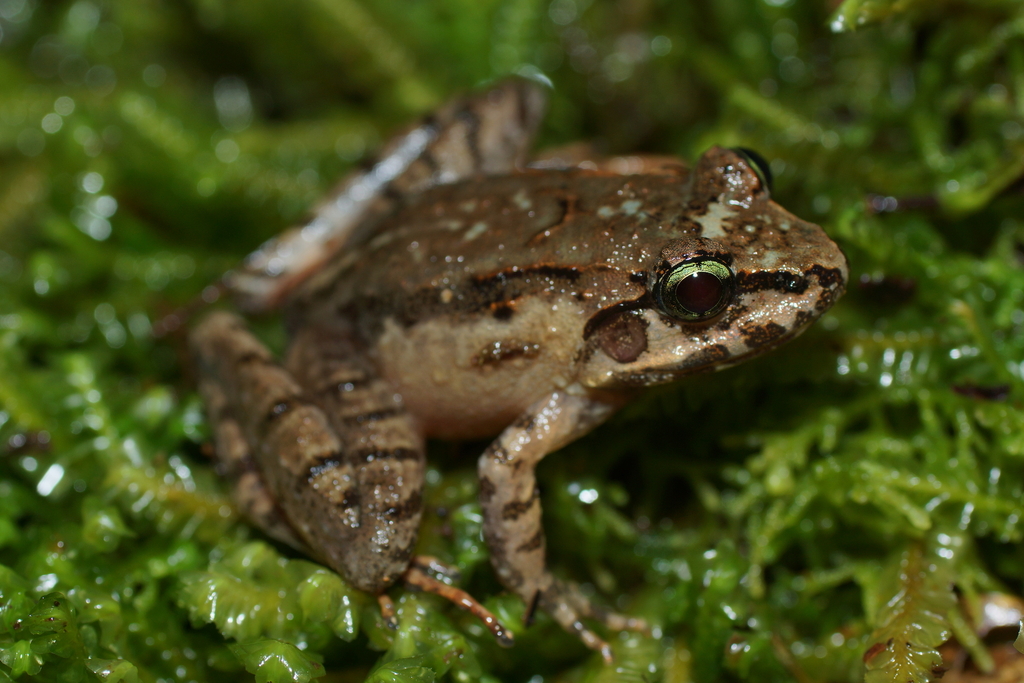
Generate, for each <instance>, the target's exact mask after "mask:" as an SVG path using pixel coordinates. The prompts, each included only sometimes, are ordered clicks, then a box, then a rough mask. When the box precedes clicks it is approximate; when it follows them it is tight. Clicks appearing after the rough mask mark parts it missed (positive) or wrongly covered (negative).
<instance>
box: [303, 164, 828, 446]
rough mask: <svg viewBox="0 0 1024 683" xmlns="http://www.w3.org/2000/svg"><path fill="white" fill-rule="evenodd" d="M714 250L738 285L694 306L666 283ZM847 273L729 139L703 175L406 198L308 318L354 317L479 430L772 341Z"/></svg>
mask: <svg viewBox="0 0 1024 683" xmlns="http://www.w3.org/2000/svg"><path fill="white" fill-rule="evenodd" d="M709 260H710V261H715V262H717V263H719V264H720V270H719V272H726V273H727V275H725V276H723V277H726V279H727V280H728V282H726V283H724V284H723V286H722V292H723V294H722V296H723V297H726V296H728V301H726V299H725V298H723V299H722V302H723V304H722V306H719V307H717V308H716V309H715V311H714V313H713V314H709V315H707V316H698V318H699V319H693V320H691V319H687V318H686V317H685V316H684V317H682V318H680V317H679V316H678V315H677V314H674V313H673V312H672V311H671V310H668V309H667V308H666V307H665V306H664V305H663V301H662V299H663V295H664V292H663V289H664V288H663V287H662V284H663V282H662V281H663V280H665V279H666V278H667V275H668V273H669V271H670V270H673V269H675V268H676V267H677V266H679V265H682V264H683V262H687V263H689V262H694V263H696V262H698V261H701V262H704V261H709ZM722 269H724V271H723V270H722ZM845 280H846V262H845V258H844V257H843V256H842V253H841V252H840V251H839V249H838V248H837V247H836V245H835V244H834V243H833V242H832V241H831V240H829V239H828V237H827V236H826V235H825V233H824V231H822V230H821V228H820V227H818V226H816V225H813V224H810V223H807V222H805V221H802V220H800V219H798V218H796V217H795V216H793V215H792V214H790V213H788V212H786V211H785V210H784V209H782V208H781V207H779V206H778V205H777V204H775V203H774V202H772V201H771V199H770V197H769V195H768V191H767V189H766V187H764V186H763V183H762V182H761V181H760V180H759V179H758V176H756V175H755V174H754V173H753V172H752V171H751V169H750V167H749V165H748V164H747V162H746V161H745V159H744V158H743V157H742V156H740V155H739V154H738V153H736V152H733V151H730V150H722V149H718V148H714V149H712V150H710V151H709V152H708V153H706V154H705V155H704V157H702V159H701V161H700V163H699V164H698V166H697V167H696V168H695V170H694V171H693V172H692V173H689V172H687V171H686V170H685V169H683V168H682V167H679V168H678V170H677V171H675V172H672V173H661V174H650V175H618V174H613V173H608V172H602V171H586V170H579V169H577V170H571V171H564V170H563V171H556V170H546V171H540V170H536V171H526V172H521V173H515V174H510V175H505V176H494V177H479V178H473V179H470V180H465V181H462V182H459V183H455V184H451V185H446V186H440V187H434V188H431V189H429V190H426V191H425V192H423V193H420V194H417V195H415V196H410V197H407V198H405V199H404V200H403V201H402V202H401V203H400V205H399V206H398V207H397V209H396V210H395V211H394V212H392V213H391V214H389V215H387V216H385V217H382V218H380V219H378V220H374V221H373V222H368V223H367V224H365V225H364V226H362V227H361V228H360V229H359V230H358V231H357V233H356V238H355V239H354V240H353V242H352V243H350V245H349V248H348V249H347V250H346V252H345V253H343V254H340V255H339V256H338V257H336V258H335V260H334V261H333V262H332V263H331V264H330V265H329V267H327V268H325V269H324V270H322V271H321V272H319V273H317V274H316V275H315V276H314V277H312V278H311V279H310V280H309V281H308V282H307V283H306V285H305V286H304V287H303V289H302V290H300V292H298V295H297V296H296V297H295V299H293V312H294V313H295V316H294V317H293V321H295V322H296V323H297V324H299V325H323V324H330V321H343V322H344V324H345V325H347V326H348V328H347V329H349V330H351V331H353V332H354V334H356V335H358V336H359V337H360V338H361V339H362V343H363V344H364V345H365V347H366V348H367V349H368V351H369V353H370V354H371V356H372V357H373V359H374V362H375V363H376V364H377V366H378V368H379V370H380V372H381V374H383V375H384V376H385V377H387V378H388V379H389V380H390V381H391V382H392V383H393V384H394V386H395V388H396V391H397V393H398V394H400V395H401V397H402V398H403V400H404V401H405V403H406V406H407V408H408V409H409V412H411V413H412V414H414V415H416V416H417V417H418V418H419V420H420V422H421V424H422V425H423V428H424V430H425V431H426V432H427V433H428V434H433V435H437V436H442V437H459V438H463V437H477V436H485V435H488V434H492V433H495V432H496V431H498V430H500V429H501V428H503V427H504V426H506V425H507V424H508V423H509V422H510V421H511V420H513V419H514V418H515V417H516V416H517V415H519V414H521V413H522V412H523V411H524V410H525V409H526V408H527V406H529V405H530V404H531V403H533V402H534V401H535V400H537V399H539V398H541V397H543V396H545V395H546V394H548V393H549V392H551V391H552V390H555V389H560V388H567V389H569V390H571V391H580V392H602V391H606V390H613V391H614V390H621V389H623V388H627V387H635V386H643V385H650V384H657V383H661V382H665V381H669V380H671V379H673V378H675V377H679V376H682V375H686V374H692V373H694V372H700V371H703V370H709V369H715V368H720V367H726V366H728V365H730V364H733V363H735V362H738V361H739V360H741V359H744V358H748V357H750V356H752V355H756V354H758V353H761V352H763V351H765V350H768V349H770V348H773V347H774V346H777V345H778V344H780V343H782V342H783V341H785V340H787V339H789V338H792V337H793V336H795V335H796V334H798V333H799V332H800V331H802V330H803V329H804V328H805V327H806V326H807V325H808V324H809V323H810V322H811V321H813V320H814V319H815V318H817V317H818V316H819V315H820V314H821V313H822V312H823V311H824V310H826V309H827V308H828V307H829V306H830V305H831V303H832V302H833V301H834V300H835V298H836V297H838V295H839V294H840V293H841V292H842V289H843V287H844V285H845ZM673 287H674V286H673Z"/></svg>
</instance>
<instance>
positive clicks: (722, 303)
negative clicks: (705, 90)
mask: <svg viewBox="0 0 1024 683" xmlns="http://www.w3.org/2000/svg"><path fill="white" fill-rule="evenodd" d="M769 182H770V176H769V175H768V169H767V168H766V167H765V166H764V164H763V163H762V162H761V160H760V158H759V157H757V156H756V155H754V154H752V153H750V152H747V151H745V150H730V149H722V148H719V147H714V148H712V149H710V150H708V151H707V152H705V153H704V155H703V156H702V157H701V159H700V161H699V162H698V163H697V165H696V168H695V169H694V172H693V173H692V174H691V176H690V180H689V183H690V186H689V193H688V194H687V197H688V203H687V204H686V206H685V210H683V211H682V212H681V213H680V216H679V218H678V219H677V221H676V222H675V224H674V225H665V226H664V232H665V237H666V239H665V241H664V242H663V243H662V244H661V245H659V246H660V249H659V250H658V251H656V252H655V254H654V255H653V258H652V259H651V261H650V262H649V263H648V264H647V268H646V270H645V271H644V272H643V274H642V278H636V279H642V280H643V283H642V284H643V285H644V286H645V291H644V293H643V294H642V295H641V296H639V297H637V298H635V299H633V300H631V301H623V302H621V303H620V304H619V305H618V306H617V307H611V308H606V309H605V310H603V311H601V312H600V313H598V314H597V315H595V316H594V317H593V318H592V319H591V320H590V322H589V324H588V326H587V330H586V333H585V334H586V336H587V338H588V348H589V349H590V354H591V355H590V356H589V358H588V367H587V372H586V373H585V375H586V378H585V380H584V381H585V383H586V384H588V385H590V386H609V385H619V386H621V385H630V384H633V385H649V384H658V383H661V382H666V381H670V380H672V379H674V378H676V377H679V376H682V375H688V374H693V373H696V372H702V371H707V370H715V369H721V368H723V367H728V366H730V365H734V364H736V363H738V362H740V361H743V360H746V359H747V358H750V357H752V356H755V355H758V354H760V353H763V352H765V351H767V350H769V349H772V348H774V347H776V346H778V345H780V344H782V343H784V342H785V341H787V340H789V339H792V338H793V337H795V336H796V335H798V334H800V332H802V331H803V330H804V329H806V328H807V326H808V325H810V324H811V323H812V322H813V321H814V320H816V319H817V318H818V317H819V316H821V314H822V313H824V312H825V311H826V310H828V309H829V307H831V306H832V304H833V303H835V301H836V299H837V298H838V297H839V296H840V295H841V294H842V293H843V291H844V289H845V286H846V280H847V277H848V267H847V263H846V257H845V256H844V255H843V252H842V251H840V249H839V247H838V246H837V245H836V244H835V242H833V241H832V240H831V239H829V237H828V235H826V234H825V232H824V231H823V230H822V229H821V228H820V227H819V226H817V225H814V224H812V223H808V222H806V221H803V220H800V219H799V218H797V217H796V216H794V215H792V214H791V213H789V212H788V211H786V210H785V209H783V208H782V207H781V206H779V205H778V204H776V203H775V202H773V201H772V200H771V198H770V188H769Z"/></svg>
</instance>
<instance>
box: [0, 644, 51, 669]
mask: <svg viewBox="0 0 1024 683" xmlns="http://www.w3.org/2000/svg"><path fill="white" fill-rule="evenodd" d="M0 662H3V663H4V664H5V665H6V666H8V667H10V669H11V675H12V676H14V677H15V678H17V677H18V676H21V675H22V674H28V675H30V676H35V675H36V674H37V673H39V669H40V668H41V667H42V664H43V662H42V659H40V657H39V655H37V654H36V653H34V652H32V644H31V642H29V641H27V640H18V641H16V642H14V643H11V644H10V645H0Z"/></svg>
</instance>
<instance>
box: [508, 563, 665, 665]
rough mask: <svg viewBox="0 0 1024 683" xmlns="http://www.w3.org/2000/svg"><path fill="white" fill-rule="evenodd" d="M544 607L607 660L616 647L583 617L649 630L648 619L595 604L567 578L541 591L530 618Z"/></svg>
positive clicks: (625, 628) (611, 625)
mask: <svg viewBox="0 0 1024 683" xmlns="http://www.w3.org/2000/svg"><path fill="white" fill-rule="evenodd" d="M538 607H539V608H540V609H543V610H544V611H545V612H547V613H548V614H550V615H551V617H552V618H553V619H554V620H555V621H556V622H558V624H559V625H561V627H562V628H564V629H565V630H566V631H568V632H569V633H575V634H576V636H577V637H579V639H580V640H581V641H583V644H584V645H586V646H587V647H589V648H590V649H591V650H597V651H598V652H600V653H601V656H602V657H603V658H604V661H605V662H608V663H611V661H612V648H611V645H609V644H608V643H607V642H606V641H605V640H604V639H602V638H601V637H600V636H598V635H597V634H596V633H594V632H593V631H591V630H590V629H588V628H587V627H586V626H585V625H584V624H583V621H582V619H593V620H594V621H597V622H600V623H602V624H604V625H605V626H607V627H608V628H609V629H611V630H613V631H641V632H649V630H650V629H649V627H648V626H647V622H646V621H645V620H643V619H640V618H637V617H629V616H626V615H624V614H618V613H617V612H612V611H609V610H606V609H604V608H602V607H598V606H596V605H594V604H593V603H592V602H591V601H590V598H588V597H587V596H586V595H584V594H583V593H582V592H581V591H580V589H579V587H578V586H577V585H576V584H574V583H570V582H567V581H559V580H558V579H555V578H552V579H551V582H550V583H549V585H548V587H547V588H544V589H542V590H539V591H537V593H536V595H535V596H534V599H533V601H532V604H531V605H530V609H529V610H528V611H527V614H526V617H525V618H526V620H527V622H529V621H532V619H533V614H534V612H535V611H536V609H537V608H538Z"/></svg>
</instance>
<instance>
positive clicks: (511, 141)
mask: <svg viewBox="0 0 1024 683" xmlns="http://www.w3.org/2000/svg"><path fill="white" fill-rule="evenodd" d="M544 99H545V98H544V93H543V89H542V88H541V87H540V86H538V85H536V84H533V83H530V82H527V81H522V80H513V81H506V82H504V83H501V84H498V85H497V86H495V87H493V88H492V89H490V90H489V91H487V92H484V93H482V94H479V95H476V96H473V97H468V98H464V99H459V100H455V101H453V102H451V103H450V104H448V105H446V106H445V107H443V108H442V109H440V110H439V111H437V112H435V113H434V114H433V115H432V116H430V117H428V118H427V119H426V120H425V121H423V122H422V123H420V124H419V125H417V126H415V127H413V128H411V129H409V130H408V131H407V132H405V133H404V134H401V135H399V136H397V137H396V138H395V139H394V140H392V142H391V143H390V144H389V145H388V146H387V147H386V148H385V149H384V151H383V153H382V156H381V160H380V161H379V162H378V163H377V164H375V165H374V166H372V167H370V168H369V170H366V171H362V172H359V173H356V174H355V175H353V176H351V177H349V178H348V179H347V180H346V181H345V182H344V183H343V184H342V185H341V187H340V188H339V189H338V191H337V192H336V193H335V194H334V195H333V196H332V197H331V198H330V200H329V201H327V202H326V203H324V204H323V205H321V206H320V207H319V208H318V209H317V210H316V212H315V214H314V218H313V219H312V221H311V222H309V223H308V224H306V225H304V226H301V227H299V228H296V229H293V230H292V231H290V232H287V233H285V234H284V235H282V236H281V237H280V238H278V239H277V240H274V241H272V242H270V243H268V244H266V245H264V246H263V247H262V248H261V249H260V250H259V251H257V252H256V253H254V254H253V255H252V256H250V257H249V259H248V260H247V261H246V262H245V263H244V264H243V265H242V266H241V267H240V268H238V269H237V270H236V271H234V272H232V273H229V274H228V276H227V280H226V282H227V286H228V288H229V289H231V290H233V292H234V293H235V295H236V298H237V299H238V300H239V301H240V305H241V306H242V307H243V308H245V309H247V310H267V309H270V308H283V309H284V310H285V311H286V316H285V318H286V321H287V322H286V324H287V326H288V329H289V331H290V343H289V346H288V350H287V353H286V355H285V358H284V360H283V361H282V362H278V361H276V360H275V359H274V358H273V357H272V356H271V354H270V353H269V352H268V351H267V350H266V348H264V346H263V345H262V344H261V343H260V342H259V341H257V340H256V339H255V337H253V336H252V335H251V334H250V333H249V332H247V331H246V328H245V325H244V323H243V322H242V320H241V318H239V317H238V316H237V315H234V314H231V313H227V312H214V313H212V314H210V315H208V316H207V317H206V318H205V319H204V320H203V321H202V322H201V323H200V324H199V325H198V326H197V327H196V329H195V330H194V331H193V333H192V335H191V346H192V349H193V352H194V354H195V356H196V358H197V359H198V364H199V367H200V377H201V391H202V394H203V397H204V398H205V400H206V405H207V408H208V411H209V415H210V420H211V422H212V424H213V425H214V427H215V437H216V448H217V453H218V457H219V460H220V462H221V466H222V469H224V470H225V471H227V472H228V473H229V474H231V475H232V476H233V478H234V479H235V481H236V487H235V488H236V500H237V501H238V503H239V505H240V507H241V508H242V509H243V510H244V511H245V512H246V513H247V514H248V516H249V517H250V518H251V519H252V520H254V522H255V523H257V524H258V525H259V526H260V527H261V528H263V529H264V530H266V531H267V533H269V534H271V535H272V536H274V537H276V538H279V539H282V540H284V541H286V542H289V543H291V544H292V545H294V546H296V547H299V548H302V549H304V550H305V551H306V552H308V553H309V554H311V555H312V556H314V557H316V558H318V559H320V560H322V561H323V562H325V563H326V564H328V565H329V566H331V567H332V568H334V569H335V570H337V571H338V572H339V573H341V574H342V575H343V576H344V577H345V578H346V579H347V580H348V581H349V582H350V583H351V584H352V585H353V586H356V587H357V588H360V589H362V590H364V591H368V592H370V593H372V594H375V595H377V596H378V598H379V600H380V602H381V607H382V610H383V611H384V612H385V615H387V614H389V612H390V610H391V609H393V606H392V605H391V603H390V601H389V599H388V598H387V595H386V593H385V591H387V590H388V588H389V587H391V586H392V585H394V584H395V583H396V582H402V581H404V582H406V583H408V584H411V585H413V586H416V587H419V588H422V589H425V590H430V591H434V592H437V593H441V594H443V595H446V596H447V597H449V598H450V599H453V600H455V601H456V602H458V603H459V604H461V605H462V606H464V607H467V608H469V609H472V610H473V611H474V612H475V613H477V614H478V615H479V616H481V618H482V619H484V621H485V622H486V623H487V624H488V625H489V627H490V628H491V629H492V631H494V632H495V634H496V635H497V636H498V637H499V639H500V640H502V641H504V642H506V643H508V642H510V641H511V636H510V635H509V634H508V633H507V631H505V630H504V628H503V627H502V625H501V624H499V623H498V622H497V620H495V619H494V618H493V616H491V615H490V614H489V613H488V612H487V611H486V610H484V609H483V608H482V607H481V606H480V605H479V604H478V603H476V602H475V601H474V600H473V599H472V598H470V597H469V596H468V595H466V594H465V593H463V592H462V591H459V590H457V589H455V588H452V587H451V586H449V585H448V583H446V582H443V581H441V580H439V579H437V578H435V575H436V572H438V571H440V572H442V573H443V572H445V571H446V568H445V567H444V565H441V564H440V563H438V562H437V561H435V560H433V559H432V558H426V557H418V556H414V554H413V551H414V548H415V545H416V536H417V527H418V526H419V523H420V516H421V513H422V495H421V494H422V490H423V479H424V469H425V465H424V439H426V438H428V437H438V438H442V439H477V438H480V437H487V436H494V435H497V438H495V439H494V441H493V442H492V443H491V444H490V446H488V447H487V449H486V450H485V451H484V452H483V454H482V455H481V456H480V460H479V475H480V503H481V506H482V508H483V514H484V536H485V538H486V541H487V545H488V547H489V548H490V551H491V562H492V564H493V566H494V571H495V572H496V573H497V576H498V578H499V579H500V581H501V583H502V584H504V585H505V586H506V587H507V588H508V589H509V590H510V591H513V592H515V593H516V594H517V595H519V596H520V597H521V598H522V599H523V600H524V601H525V603H526V605H527V606H528V610H527V613H528V614H530V615H532V614H533V611H534V610H535V609H538V608H539V609H542V610H545V611H547V612H548V613H549V614H551V616H552V617H554V619H555V620H556V621H557V622H558V623H559V624H561V625H562V626H563V627H564V628H566V629H568V630H569V631H571V632H574V633H576V634H578V636H579V637H580V638H581V639H582V640H583V642H584V643H586V644H587V645H588V646H589V647H592V648H594V649H597V650H600V651H601V652H602V653H603V654H604V656H605V657H606V658H608V657H610V649H609V647H608V645H607V644H606V643H605V642H604V641H603V640H602V639H601V638H600V637H598V636H597V635H596V634H595V633H594V632H593V631H591V630H590V629H589V628H588V627H587V626H585V625H584V623H583V620H585V619H594V620H596V621H598V622H603V623H604V624H606V625H607V626H609V627H610V628H613V629H622V628H642V622H640V621H639V620H636V619H629V618H627V617H623V616H620V615H617V614H613V613H609V612H606V611H604V610H600V609H598V608H596V607H595V606H593V605H591V602H590V600H588V599H587V598H586V597H585V596H584V595H583V594H582V593H581V592H580V591H579V590H578V589H577V588H576V587H575V586H574V584H572V583H570V582H567V581H563V580H561V579H558V578H556V577H554V576H553V575H552V574H551V573H550V572H549V571H548V569H547V567H546V564H545V540H544V530H543V529H542V527H541V506H540V499H539V497H538V490H537V482H536V480H535V478H534V468H535V467H536V466H537V463H538V462H540V460H541V459H542V458H543V457H544V456H546V455H548V454H549V453H551V452H553V451H556V450H558V449H559V448H561V447H562V446H564V445H565V444H567V443H569V442H571V441H573V440H574V439H577V438H579V437H580V436H582V435H583V434H586V433H587V432H589V431H590V430H591V429H593V428H594V427H595V426H596V425H598V424H600V423H601V422H603V421H604V420H605V419H607V418H608V416H609V415H611V414H612V413H613V412H614V411H615V410H616V409H617V408H619V407H620V406H622V405H623V403H625V402H626V401H628V400H629V399H630V397H632V396H634V395H635V394H636V393H637V392H638V391H639V390H640V389H642V388H643V387H647V386H651V385H655V384H662V383H664V382H669V381H672V380H675V379H679V378H681V377H684V376H686V375H690V374H693V373H697V372H702V371H707V370H717V369H721V368H724V367H728V366H730V365H734V364H736V363H739V362H741V361H743V360H745V359H747V358H751V357H752V356H756V355H758V354H761V353H764V352H765V351H768V350H770V349H773V348H775V347H776V346H778V345H780V344H782V343H784V342H786V341H787V340H789V339H792V338H793V337H795V336H796V335H797V334H799V333H800V332H801V331H802V330H803V329H804V328H806V327H807V326H808V325H809V324H810V323H811V322H812V321H814V320H815V319H816V318H818V317H819V316H820V315H821V314H822V313H823V312H824V311H826V310H828V308H829V307H830V306H831V305H832V304H833V303H834V302H835V301H836V298H837V297H839V295H840V294H841V293H842V292H843V289H844V286H845V283H846V279H847V265H846V259H845V258H844V256H843V254H842V252H841V251H840V250H839V248H838V247H837V246H836V245H835V244H834V243H833V242H832V241H831V240H830V239H829V238H828V237H827V236H826V235H825V233H824V232H823V231H822V229H821V228H819V227H818V226H816V225H812V224H811V223H808V222H806V221H803V220H800V219H799V218H797V217H796V216H794V215H792V214H790V213H788V212H787V211H786V210H785V209H783V208H782V207H780V206H779V205H778V204H776V203H775V202H773V201H772V200H771V197H770V188H769V186H768V177H767V176H768V170H767V168H765V167H764V164H763V162H762V161H761V160H760V158H759V157H757V156H756V155H754V154H752V153H749V152H746V151H744V150H731V149H722V148H718V147H713V148H711V149H710V150H708V151H707V152H705V153H704V155H703V156H702V157H701V158H700V159H699V160H698V161H697V163H696V165H695V166H693V167H692V168H687V166H686V165H684V164H683V163H681V162H679V161H674V160H670V159H665V158H653V157H620V158H612V159H603V160H593V159H582V160H581V159H579V158H575V159H574V158H572V156H573V155H572V154H569V153H567V154H563V155H559V154H557V153H553V154H550V155H548V156H547V157H545V158H544V159H542V160H539V161H535V162H533V163H528V162H527V160H526V151H527V148H528V146H529V143H530V140H531V138H532V134H533V131H534V129H535V128H536V126H537V124H538V123H539V120H540V118H541V112H542V110H543V108H544ZM577 156H578V155H577Z"/></svg>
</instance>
